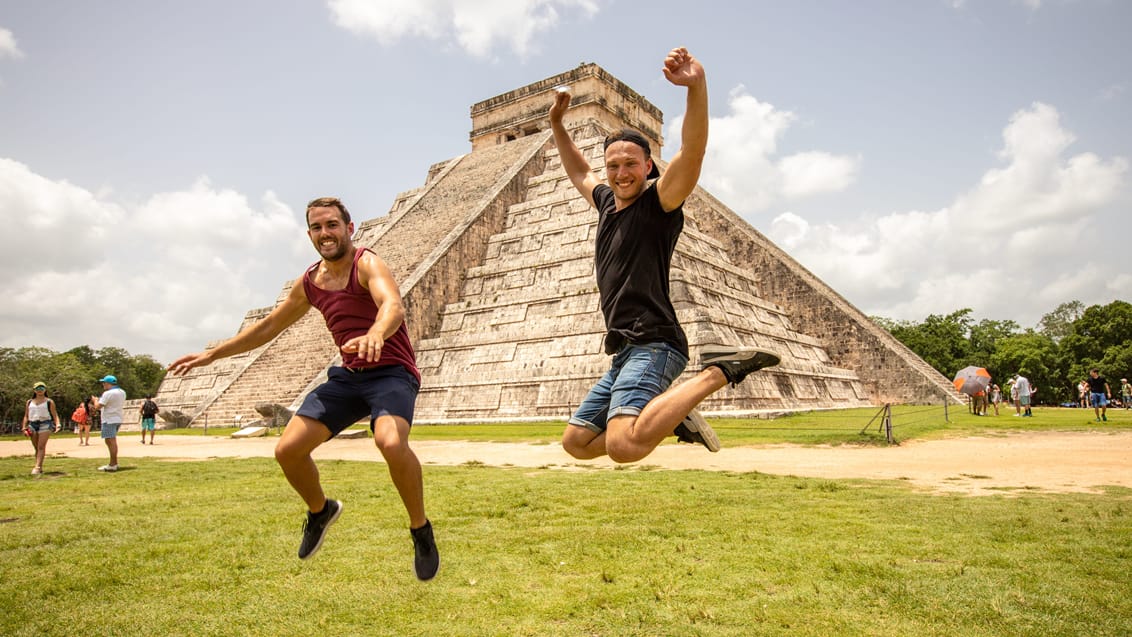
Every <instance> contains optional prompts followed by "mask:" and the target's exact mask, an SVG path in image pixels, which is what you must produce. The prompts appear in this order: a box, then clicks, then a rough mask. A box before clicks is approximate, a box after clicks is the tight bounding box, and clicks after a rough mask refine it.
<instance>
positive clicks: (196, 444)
mask: <svg viewBox="0 0 1132 637" xmlns="http://www.w3.org/2000/svg"><path fill="white" fill-rule="evenodd" d="M276 440H278V438H245V439H233V438H228V437H216V436H161V435H158V437H157V444H156V445H148V444H147V445H142V444H141V442H140V440H139V439H138V438H137V437H136V436H124V437H121V438H119V454H120V455H119V463H120V464H122V465H124V466H129V464H130V460H131V459H132V458H139V457H156V458H168V459H170V460H194V459H207V458H215V457H272V455H273V449H274V446H275V442H276ZM412 444H413V448H414V449H415V450H416V452H417V455H418V456H419V457H420V459H421V462H422V463H424V464H425V465H458V464H463V463H466V462H472V461H476V462H481V463H483V464H487V465H493V466H516V467H554V468H561V469H578V468H583V467H591V468H592V467H596V468H611V467H613V466H614V463H612V462H609V461H608V459H601V460H593V461H580V460H575V459H574V458H571V457H570V456H568V455H567V454H566V453H565V452H563V451H562V448H561V447H560V446H559V445H557V444H526V443H491V442H456V441H429V440H418V441H414V442H413V443H412ZM47 451H48V455H49V458H48V461H47V463H46V466H47V469H48V470H50V456H54V457H58V456H65V457H68V458H89V459H91V461H92V464H95V463H97V464H104V463H105V461H106V458H107V455H106V447H105V445H104V444H103V443H102V441H101V440H99V439H98V438H97V437H92V438H91V444H90V446H79V445H78V442H77V440H75V439H73V438H66V439H63V438H60V439H57V440H52V441H50V442H49V443H48V447H47ZM31 452H32V449H31V445H30V444H29V443H28V442H26V441H22V440H21V441H0V457H8V456H23V455H27V456H30V455H31ZM315 458H316V459H322V458H327V459H329V458H338V459H344V460H366V461H380V460H381V456H380V454H379V453H378V452H377V450H376V449H375V448H374V447H373V442H372V440H370V439H368V438H363V439H354V440H339V439H336V440H332V441H330V442H328V443H327V444H325V445H323V446H322V447H320V448H319V449H318V450H317V451H316V452H315ZM28 461H29V471H30V463H31V458H30V457H29V458H28ZM639 464H641V465H649V466H651V467H659V468H665V469H703V470H708V471H758V472H760V473H768V474H776V475H793V476H805V477H814V478H830V479H836V478H868V479H880V480H903V481H906V482H907V483H909V484H912V485H915V486H916V487H920V488H924V489H928V490H932V491H943V492H959V493H968V494H972V495H986V494H992V493H998V494H1001V493H1003V492H1004V490H1010V489H1027V490H1037V491H1047V492H1097V491H1099V489H1100V487H1103V486H1105V485H1117V486H1123V487H1129V488H1132V432H1128V431H1123V432H1113V433H1056V432H1055V433H1020V434H1008V435H1003V436H998V437H971V438H956V439H950V440H935V441H919V442H906V443H904V444H901V445H899V446H894V447H856V446H839V447H825V446H822V447H804V446H798V445H766V446H749V447H725V448H724V449H723V450H722V451H720V452H719V453H709V452H708V451H707V450H706V449H703V448H702V447H698V446H693V445H678V444H664V445H662V446H660V447H659V448H657V450H656V451H654V452H653V454H652V455H651V456H649V457H648V458H646V459H645V460H644V461H643V462H641V463H639Z"/></svg>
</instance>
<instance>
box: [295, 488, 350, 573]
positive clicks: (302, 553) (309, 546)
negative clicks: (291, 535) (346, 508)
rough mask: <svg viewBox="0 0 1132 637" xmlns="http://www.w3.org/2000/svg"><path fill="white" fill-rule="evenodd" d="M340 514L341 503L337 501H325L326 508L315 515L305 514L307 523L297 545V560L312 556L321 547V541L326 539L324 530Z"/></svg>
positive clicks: (304, 524)
mask: <svg viewBox="0 0 1132 637" xmlns="http://www.w3.org/2000/svg"><path fill="white" fill-rule="evenodd" d="M341 513H342V503H341V502H339V501H338V500H330V499H327V500H326V506H324V507H323V508H322V511H319V512H318V513H317V514H312V513H311V512H309V511H308V512H307V521H306V522H304V523H303V541H302V542H301V543H300V544H299V559H300V560H305V559H309V558H311V557H312V556H314V554H315V553H317V552H318V549H320V548H321V547H322V540H323V539H325V538H326V530H327V529H329V528H330V525H331V524H334V521H335V520H337V519H338V516H339V515H341Z"/></svg>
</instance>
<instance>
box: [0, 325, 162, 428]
mask: <svg viewBox="0 0 1132 637" xmlns="http://www.w3.org/2000/svg"><path fill="white" fill-rule="evenodd" d="M106 375H112V376H115V377H117V379H118V384H119V386H120V387H121V388H122V389H124V390H125V391H126V395H127V396H129V397H130V398H141V397H143V396H145V395H146V394H152V393H155V392H156V391H157V387H158V385H160V384H161V380H162V379H163V378H165V366H164V365H162V364H161V363H158V362H157V361H156V360H154V359H153V358H152V357H150V356H148V355H139V356H134V355H131V354H130V353H129V352H127V351H126V350H124V349H121V348H118V347H104V348H102V349H98V350H94V349H91V348H89V347H87V346H85V345H84V346H82V347H76V348H74V349H70V350H67V351H66V352H56V351H53V350H50V349H47V348H44V347H21V348H18V349H13V348H8V347H0V423H8V424H10V423H12V422H14V421H15V422H18V421H19V420H20V419H22V418H23V417H24V406H25V405H26V404H27V401H28V399H30V398H31V397H32V395H33V393H32V387H33V386H34V385H35V383H38V382H41V381H42V382H43V383H44V384H46V385H47V395H48V396H49V397H50V398H51V399H52V400H54V401H55V406H56V409H57V410H58V412H59V418H60V419H61V420H62V421H64V422H66V420H67V417H68V416H70V415H71V411H73V410H74V408H75V407H76V406H78V404H79V403H81V402H82V401H83V400H84V399H86V398H87V397H89V396H90V395H91V394H101V393H102V385H101V384H99V382H98V379H100V378H103V377H104V376H106Z"/></svg>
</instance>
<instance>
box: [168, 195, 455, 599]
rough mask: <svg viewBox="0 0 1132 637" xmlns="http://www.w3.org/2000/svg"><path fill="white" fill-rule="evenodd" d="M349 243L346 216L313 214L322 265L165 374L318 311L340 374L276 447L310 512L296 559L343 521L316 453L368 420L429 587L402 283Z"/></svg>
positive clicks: (415, 379) (429, 544)
mask: <svg viewBox="0 0 1132 637" xmlns="http://www.w3.org/2000/svg"><path fill="white" fill-rule="evenodd" d="M353 233H354V224H353V222H351V221H350V213H349V211H347V210H346V206H344V205H343V204H342V202H341V201H339V200H338V199H334V198H331V197H325V198H321V199H315V200H314V201H312V202H310V203H309V204H307V235H308V236H309V237H310V239H311V243H313V244H314V248H315V250H317V251H318V253H319V255H320V256H321V257H322V259H321V260H320V261H319V262H317V263H315V264H314V265H312V266H311V267H310V268H309V269H308V270H307V272H306V273H305V274H304V275H303V276H302V277H301V278H300V279H299V280H297V281H296V282H295V284H294V285H293V286H292V287H291V292H290V293H289V294H288V295H287V298H286V299H284V300H283V302H282V303H280V304H279V305H277V306H276V307H275V309H273V310H272V311H271V313H270V314H268V315H267V316H265V317H264V318H262V319H260V320H259V321H257V322H256V323H254V324H252V325H250V326H248V327H247V328H245V329H244V330H243V331H241V332H240V333H239V334H237V335H236V336H234V337H232V338H230V339H228V340H227V341H224V342H223V343H221V344H219V345H217V346H216V347H214V348H213V349H210V350H207V351H204V352H199V353H196V354H189V355H187V356H183V357H181V358H179V359H177V360H176V361H175V362H174V363H173V364H172V365H170V366H169V371H171V372H172V373H173V374H178V375H179V374H184V373H185V372H187V371H188V370H190V369H192V368H194V367H198V366H202V365H208V364H210V363H212V362H213V361H215V360H217V359H220V358H224V357H227V356H232V355H234V354H239V353H242V352H247V351H249V350H252V349H255V348H257V347H259V346H260V345H263V344H265V343H267V342H268V341H270V340H271V339H273V338H275V336H277V335H278V334H279V333H281V332H282V331H283V330H284V329H286V328H287V327H288V326H290V325H291V324H293V323H294V322H295V321H298V320H299V319H300V318H302V317H303V315H304V314H306V313H307V310H308V309H310V307H311V306H312V305H313V306H314V307H316V308H318V310H319V311H320V312H322V315H323V317H324V318H325V319H326V325H327V328H328V329H329V330H330V333H331V335H332V336H333V337H334V342H335V343H336V344H337V345H338V347H339V349H340V350H341V353H342V365H341V366H340V367H339V366H334V367H331V368H330V369H329V371H328V372H327V381H326V382H325V383H323V384H322V385H320V386H318V387H317V388H316V389H314V390H313V391H312V392H311V393H310V394H308V395H307V397H306V398H305V399H304V401H303V404H302V406H301V407H300V408H299V410H298V411H297V412H296V413H295V415H294V416H293V417H292V418H291V420H290V422H288V423H287V427H286V429H284V431H283V435H282V436H281V437H280V439H279V443H278V444H277V445H276V446H275V459H276V461H277V462H278V463H279V466H280V467H281V468H282V469H283V475H284V476H286V478H287V481H288V482H289V483H290V484H291V486H292V487H293V488H294V489H295V491H296V492H298V494H299V496H300V497H302V499H303V501H304V502H305V503H306V505H307V507H308V508H309V509H310V511H309V512H308V513H307V521H306V523H305V524H304V525H303V538H302V541H301V543H300V545H299V558H300V559H304V560H305V559H308V558H310V557H311V556H313V555H314V554H315V552H317V551H318V549H319V548H320V547H321V546H322V540H323V538H325V536H326V530H327V529H328V528H329V527H330V525H331V524H332V523H333V522H334V521H335V520H337V519H338V516H339V514H340V513H341V512H342V502H340V501H338V500H332V499H329V498H327V497H326V495H325V494H324V493H323V490H322V484H321V482H320V481H319V473H318V467H317V466H316V465H315V463H314V460H313V459H312V458H311V452H313V451H314V450H315V449H316V448H317V447H318V446H319V445H321V444H322V443H324V442H326V441H327V440H329V439H331V438H333V437H334V436H336V435H338V433H340V432H341V431H342V430H343V429H345V428H346V427H349V426H350V425H351V424H353V423H355V422H357V421H359V420H361V419H363V418H368V419H369V423H370V430H371V431H372V432H373V440H374V443H375V444H376V445H377V448H378V450H380V451H381V455H382V456H383V457H384V458H385V462H386V464H388V465H389V474H390V476H391V477H392V478H393V485H394V486H395V487H396V488H397V492H398V494H400V496H401V501H402V502H403V503H404V505H405V509H406V511H407V512H408V514H409V530H410V534H411V536H412V538H413V547H414V559H413V568H414V570H415V572H416V575H417V577H418V578H420V579H422V580H428V579H432V577H433V576H435V575H436V571H437V569H438V568H439V567H440V555H439V553H438V552H437V549H436V542H435V541H434V539H433V534H432V524H431V523H430V522H429V520H428V518H427V517H426V516H425V508H424V485H423V479H422V477H421V464H420V461H419V460H418V459H417V456H416V454H415V453H413V450H412V449H411V448H409V430H410V427H411V426H412V422H413V408H414V406H415V404H416V397H417V392H418V391H419V390H420V372H418V371H417V366H416V357H415V355H414V353H413V346H412V343H410V341H409V333H408V330H407V329H406V327H405V308H404V305H403V304H402V302H401V292H400V290H399V289H398V286H397V282H396V281H395V280H394V279H393V275H392V274H391V273H390V271H389V268H388V267H387V266H386V265H385V262H384V261H382V259H381V257H379V256H377V255H376V254H374V253H373V252H372V251H370V250H368V249H365V248H356V247H355V246H354V243H353V240H352V238H351V236H352V235H353Z"/></svg>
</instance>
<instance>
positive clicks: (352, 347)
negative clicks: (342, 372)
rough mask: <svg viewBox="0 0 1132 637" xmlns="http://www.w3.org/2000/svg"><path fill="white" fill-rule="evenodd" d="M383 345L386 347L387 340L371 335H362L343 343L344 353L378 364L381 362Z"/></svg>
mask: <svg viewBox="0 0 1132 637" xmlns="http://www.w3.org/2000/svg"><path fill="white" fill-rule="evenodd" d="M383 345H385V339H383V338H380V337H377V336H371V335H369V334H362V335H361V336H355V337H354V338H351V339H350V340H348V341H346V342H345V343H343V344H342V351H343V352H346V353H347V354H357V355H358V358H360V359H362V360H364V361H370V362H376V361H379V360H381V348H382V346H383Z"/></svg>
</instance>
